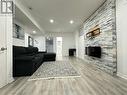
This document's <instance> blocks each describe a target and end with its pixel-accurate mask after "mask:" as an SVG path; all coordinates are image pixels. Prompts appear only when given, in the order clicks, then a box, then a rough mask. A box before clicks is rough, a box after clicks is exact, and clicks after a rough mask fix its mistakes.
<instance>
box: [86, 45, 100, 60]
mask: <svg viewBox="0 0 127 95" xmlns="http://www.w3.org/2000/svg"><path fill="white" fill-rule="evenodd" d="M85 54H86V55H88V56H92V57H97V58H101V47H100V46H89V47H85Z"/></svg>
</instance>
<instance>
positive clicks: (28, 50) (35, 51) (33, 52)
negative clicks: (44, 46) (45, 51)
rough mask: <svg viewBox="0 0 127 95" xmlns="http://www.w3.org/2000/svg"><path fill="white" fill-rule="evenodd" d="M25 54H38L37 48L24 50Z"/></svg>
mask: <svg viewBox="0 0 127 95" xmlns="http://www.w3.org/2000/svg"><path fill="white" fill-rule="evenodd" d="M26 53H27V54H35V53H38V48H37V47H27V48H26Z"/></svg>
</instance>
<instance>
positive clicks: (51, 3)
mask: <svg viewBox="0 0 127 95" xmlns="http://www.w3.org/2000/svg"><path fill="white" fill-rule="evenodd" d="M104 1H105V0H20V2H21V3H22V4H23V6H25V7H26V8H27V10H28V11H29V12H30V13H31V15H32V17H33V18H34V19H35V20H36V22H37V23H38V24H39V25H40V26H41V28H43V29H44V30H45V32H74V31H75V30H76V29H77V28H78V29H79V27H80V25H81V24H82V23H83V21H85V20H86V19H87V18H88V17H89V16H90V15H91V14H92V13H93V12H94V11H95V10H97V8H99V7H100V6H101V5H102V3H104ZM29 7H31V8H32V10H29ZM18 14H19V12H17V13H16V15H17V19H19V18H20V19H24V18H23V16H21V15H20V14H19V15H18ZM50 19H54V23H53V24H51V23H50V22H49V20H50ZM70 20H74V24H70V23H69V21H70ZM25 21H26V20H23V22H25Z"/></svg>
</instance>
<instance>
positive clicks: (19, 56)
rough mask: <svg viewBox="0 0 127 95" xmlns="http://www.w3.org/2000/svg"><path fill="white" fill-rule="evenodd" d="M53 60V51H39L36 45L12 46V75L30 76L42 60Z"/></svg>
mask: <svg viewBox="0 0 127 95" xmlns="http://www.w3.org/2000/svg"><path fill="white" fill-rule="evenodd" d="M55 60H56V54H55V53H47V52H39V51H38V48H37V47H21V46H13V76H14V77H19V76H30V75H32V74H33V73H34V72H35V71H36V70H37V69H38V68H39V66H40V65H41V64H42V63H43V62H45V61H55Z"/></svg>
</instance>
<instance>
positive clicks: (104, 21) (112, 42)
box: [80, 0, 117, 75]
mask: <svg viewBox="0 0 127 95" xmlns="http://www.w3.org/2000/svg"><path fill="white" fill-rule="evenodd" d="M96 25H99V27H100V30H101V34H100V35H99V36H97V37H95V38H93V39H89V38H86V33H88V32H89V31H90V29H91V28H94V27H95V26H96ZM115 25H116V20H115V0H107V1H106V2H105V3H104V4H103V5H102V6H101V7H100V8H99V9H98V10H97V11H96V12H95V13H94V14H93V15H92V16H91V17H90V18H89V19H87V21H85V22H84V24H83V28H82V30H81V31H80V36H84V42H85V43H84V44H85V47H87V46H101V47H102V58H94V57H89V56H87V55H85V60H87V61H88V62H89V63H94V64H96V65H97V67H98V68H100V69H102V70H104V71H106V72H108V73H110V74H112V75H113V74H115V73H116V71H117V63H116V58H117V56H116V26H115ZM85 47H84V48H85ZM84 54H85V53H84Z"/></svg>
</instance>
